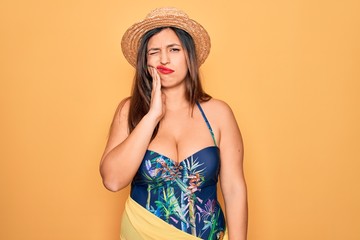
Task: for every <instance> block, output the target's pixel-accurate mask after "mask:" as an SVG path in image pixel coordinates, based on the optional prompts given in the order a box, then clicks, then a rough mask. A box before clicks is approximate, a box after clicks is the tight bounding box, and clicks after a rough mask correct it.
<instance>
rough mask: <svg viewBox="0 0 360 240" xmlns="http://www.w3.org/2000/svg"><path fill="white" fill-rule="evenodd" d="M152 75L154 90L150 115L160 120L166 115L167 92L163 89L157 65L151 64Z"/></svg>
mask: <svg viewBox="0 0 360 240" xmlns="http://www.w3.org/2000/svg"><path fill="white" fill-rule="evenodd" d="M148 70H149V72H150V74H151V76H152V79H153V80H152V91H151V100H150V110H149V112H148V115H149V116H151V117H154V118H155V119H156V120H157V121H160V120H161V119H162V118H163V117H164V115H165V94H164V93H162V91H161V79H160V75H159V73H158V72H157V70H156V68H155V67H152V66H149V67H148Z"/></svg>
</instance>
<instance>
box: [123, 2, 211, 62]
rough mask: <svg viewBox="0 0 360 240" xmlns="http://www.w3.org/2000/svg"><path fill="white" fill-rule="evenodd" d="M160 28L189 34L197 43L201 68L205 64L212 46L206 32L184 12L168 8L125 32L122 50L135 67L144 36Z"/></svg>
mask: <svg viewBox="0 0 360 240" xmlns="http://www.w3.org/2000/svg"><path fill="white" fill-rule="evenodd" d="M158 27H176V28H180V29H182V30H184V31H186V32H187V33H189V34H190V36H191V37H192V38H193V39H194V42H195V48H196V55H197V59H198V63H199V66H200V65H201V64H203V63H204V62H205V60H206V58H207V57H208V55H209V52H210V46H211V44H210V37H209V35H208V33H207V32H206V30H205V29H204V28H203V27H202V26H201V25H200V24H199V23H197V22H196V21H194V20H192V19H190V18H189V17H188V15H187V14H186V13H184V12H183V11H181V10H179V9H176V8H172V7H166V8H157V9H155V10H153V11H151V12H150V13H149V14H148V15H147V16H146V17H145V19H144V20H142V21H140V22H138V23H135V24H134V25H132V26H131V27H130V28H129V29H128V30H127V31H126V32H125V34H124V36H123V38H122V40H121V48H122V51H123V54H124V56H125V58H126V60H127V61H128V62H129V63H130V64H131V65H132V66H133V67H135V66H136V57H137V51H138V48H139V45H140V40H141V38H142V36H143V35H144V34H145V33H146V32H147V31H149V30H152V29H154V28H158Z"/></svg>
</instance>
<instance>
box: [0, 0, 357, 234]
mask: <svg viewBox="0 0 360 240" xmlns="http://www.w3.org/2000/svg"><path fill="white" fill-rule="evenodd" d="M159 6H176V7H179V8H181V9H183V10H185V11H186V12H187V13H188V14H189V15H190V16H191V17H192V18H194V19H196V20H197V21H199V22H200V23H201V24H202V25H203V26H204V27H205V28H206V29H207V30H208V32H209V34H210V35H211V38H212V50H211V53H210V57H209V58H208V60H207V62H206V63H205V64H204V66H203V67H202V69H201V71H202V76H203V80H204V85H205V88H206V90H207V91H208V92H209V93H210V94H211V95H213V96H214V97H216V98H220V99H223V100H225V101H227V102H228V103H229V104H230V106H231V107H232V108H233V110H234V112H235V114H236V118H237V120H238V123H239V126H240V128H241V130H242V133H243V138H244V142H245V163H244V165H245V172H246V179H247V184H248V192H249V240H289V239H291V240H303V239H306V240H319V239H321V240H322V239H324V240H335V239H336V240H359V239H360V204H359V203H360V186H359V183H360V173H359V170H360V163H359V160H360V151H359V142H360V124H359V122H360V106H359V102H360V96H359V95H360V94H359V91H360V66H359V65H360V44H359V43H360V14H359V12H360V2H359V1H356V0H354V1H350V0H344V1H334V0H327V1H325V0H323V1H313V0H294V1H288V0H273V1H259V0H254V1H236V0H232V1H203V0H191V1H147V0H142V1H137V0H135V1H92V0H88V1H85V0H63V1H45V0H33V1H24V0H5V1H4V0H2V1H1V3H0V27H1V28H0V80H1V82H0V84H1V85H0V104H1V105H0V106H1V109H0V110H1V118H0V141H1V142H0V146H1V152H0V153H1V155H0V158H1V167H0V184H1V185H0V189H1V190H0V191H1V192H0V193H1V197H0V218H1V222H0V228H1V229H0V239H4V240H20V239H21V240H23V239H31V240H116V239H118V233H119V227H120V226H119V222H120V215H121V212H122V210H123V204H124V200H125V197H126V195H127V193H128V190H129V189H126V190H123V191H121V192H119V193H111V192H109V191H107V190H105V188H104V187H103V186H102V183H101V179H100V175H99V173H98V164H99V160H100V157H101V154H102V151H103V148H104V146H105V142H106V138H107V133H108V128H109V125H110V122H111V119H112V116H113V113H114V110H115V108H116V106H117V104H118V102H119V101H120V100H121V99H122V98H124V97H125V96H128V95H129V91H130V86H131V82H132V75H133V69H132V68H131V66H130V65H129V64H127V62H126V61H125V59H124V57H123V56H122V53H121V49H120V39H121V37H122V34H123V33H124V32H125V30H126V29H127V27H129V26H130V25H131V24H132V23H134V22H135V21H137V20H140V19H142V18H143V17H144V16H145V15H146V14H147V13H148V12H149V11H150V10H151V9H153V8H155V7H159Z"/></svg>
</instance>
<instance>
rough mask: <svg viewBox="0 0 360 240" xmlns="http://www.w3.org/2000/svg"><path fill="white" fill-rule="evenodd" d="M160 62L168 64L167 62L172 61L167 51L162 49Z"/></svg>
mask: <svg viewBox="0 0 360 240" xmlns="http://www.w3.org/2000/svg"><path fill="white" fill-rule="evenodd" d="M160 63H161V64H162V65H166V64H168V63H170V58H169V56H168V53H167V51H161V56H160Z"/></svg>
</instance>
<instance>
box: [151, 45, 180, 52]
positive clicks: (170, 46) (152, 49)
mask: <svg viewBox="0 0 360 240" xmlns="http://www.w3.org/2000/svg"><path fill="white" fill-rule="evenodd" d="M172 47H181V45H180V44H177V43H172V44H169V45H167V46H166V48H172ZM157 50H160V48H150V49H149V50H148V51H147V53H148V52H150V51H157Z"/></svg>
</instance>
